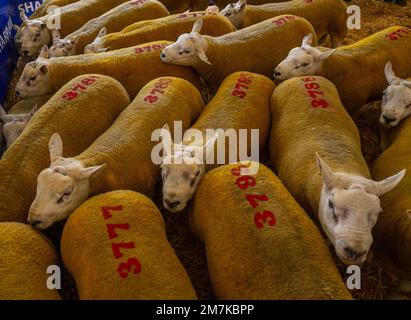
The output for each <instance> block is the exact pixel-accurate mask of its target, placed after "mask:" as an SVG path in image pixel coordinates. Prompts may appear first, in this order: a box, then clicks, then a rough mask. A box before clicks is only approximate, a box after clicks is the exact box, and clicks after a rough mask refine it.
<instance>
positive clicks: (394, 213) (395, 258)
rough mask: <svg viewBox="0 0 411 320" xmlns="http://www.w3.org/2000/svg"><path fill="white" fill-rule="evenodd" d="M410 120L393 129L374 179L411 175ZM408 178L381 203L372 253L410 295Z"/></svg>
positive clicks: (410, 235) (377, 164)
mask: <svg viewBox="0 0 411 320" xmlns="http://www.w3.org/2000/svg"><path fill="white" fill-rule="evenodd" d="M410 134H411V118H407V119H405V120H404V121H403V122H402V123H401V124H400V125H399V126H398V127H396V128H395V129H393V132H392V133H391V136H390V140H391V141H392V143H391V145H390V146H389V147H388V148H387V149H386V150H385V151H384V152H383V154H382V155H381V156H380V157H379V158H378V159H377V161H376V162H375V165H374V168H373V170H372V175H373V177H374V179H381V178H382V177H383V176H385V175H389V174H392V173H394V172H395V171H398V170H401V169H403V168H406V169H407V170H408V171H411V161H410V152H411V143H410ZM410 188H411V178H410V174H409V173H407V175H406V176H405V178H404V180H403V181H402V182H401V183H400V184H399V186H398V187H397V188H396V189H395V190H393V191H392V192H390V193H388V194H386V195H384V196H383V197H382V199H381V206H382V208H383V213H382V214H381V216H380V218H379V219H378V222H377V224H376V226H375V229H374V238H375V245H374V253H375V256H376V257H377V259H378V260H379V261H380V262H381V263H382V264H383V265H384V266H385V267H386V268H388V269H389V270H391V271H392V272H394V273H395V274H396V275H397V276H398V277H399V278H400V279H401V280H402V281H401V282H400V289H401V290H403V291H407V292H411V249H410V246H409V243H410V241H411V198H410Z"/></svg>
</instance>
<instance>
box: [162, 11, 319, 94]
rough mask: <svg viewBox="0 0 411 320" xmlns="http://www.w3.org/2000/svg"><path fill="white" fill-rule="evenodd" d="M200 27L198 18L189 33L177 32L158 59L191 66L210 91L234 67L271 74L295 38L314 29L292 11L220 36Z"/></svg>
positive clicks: (296, 41) (238, 69)
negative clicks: (203, 32) (175, 39)
mask: <svg viewBox="0 0 411 320" xmlns="http://www.w3.org/2000/svg"><path fill="white" fill-rule="evenodd" d="M201 27H202V20H201V19H200V20H198V21H197V22H196V23H195V24H194V27H193V29H192V31H191V33H189V34H187V33H185V34H183V35H181V36H180V37H179V38H178V40H177V41H176V42H175V43H173V44H171V45H169V46H167V47H166V48H165V49H164V50H163V52H162V54H161V59H162V60H163V61H164V62H165V63H170V64H177V65H183V66H190V67H193V68H194V69H195V70H196V71H197V72H198V73H199V74H200V75H201V76H202V77H203V78H204V80H205V81H206V82H207V84H208V85H209V86H210V87H211V88H212V89H213V90H214V91H215V90H216V89H217V87H218V86H219V85H220V83H221V82H222V81H223V80H224V78H225V77H227V76H228V75H230V74H231V73H233V72H236V71H250V72H255V73H260V74H262V75H266V76H271V75H272V70H273V68H274V67H275V66H276V65H277V64H278V63H279V62H280V61H282V60H283V59H284V58H285V57H286V56H287V53H288V51H289V50H290V49H291V48H294V47H295V46H296V44H297V43H298V39H299V38H300V39H301V38H302V37H303V36H304V35H306V34H307V33H314V29H313V27H312V26H311V24H310V23H309V22H308V21H307V20H305V19H304V18H300V17H297V16H293V15H283V16H278V17H275V18H273V19H269V20H266V21H263V22H260V23H257V24H255V25H253V26H250V27H248V28H244V29H242V30H238V31H235V32H232V33H229V34H227V35H223V36H221V37H210V36H204V35H201V34H200V33H199V32H200V31H201ZM314 41H316V40H314ZM279 44H281V45H279ZM256 57H258V58H257V59H256ZM271 67H273V68H271Z"/></svg>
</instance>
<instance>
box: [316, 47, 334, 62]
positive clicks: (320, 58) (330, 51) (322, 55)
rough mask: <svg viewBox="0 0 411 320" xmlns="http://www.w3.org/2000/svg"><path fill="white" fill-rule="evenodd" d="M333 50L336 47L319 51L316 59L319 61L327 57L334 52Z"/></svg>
mask: <svg viewBox="0 0 411 320" xmlns="http://www.w3.org/2000/svg"><path fill="white" fill-rule="evenodd" d="M335 50H337V49H331V50H327V51H325V52H321V53H320V54H319V55H318V59H319V60H321V61H323V60H326V59H328V57H329V56H331V55H332V54H333V53H334V51H335Z"/></svg>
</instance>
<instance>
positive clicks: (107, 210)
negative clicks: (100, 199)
mask: <svg viewBox="0 0 411 320" xmlns="http://www.w3.org/2000/svg"><path fill="white" fill-rule="evenodd" d="M101 211H102V213H103V217H104V219H105V220H108V219H110V218H111V217H112V214H111V213H110V212H111V211H123V206H117V207H101Z"/></svg>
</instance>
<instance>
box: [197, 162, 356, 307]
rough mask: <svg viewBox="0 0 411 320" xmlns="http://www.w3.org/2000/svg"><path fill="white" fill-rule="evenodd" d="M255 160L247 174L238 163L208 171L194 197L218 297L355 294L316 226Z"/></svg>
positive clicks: (199, 232) (344, 296)
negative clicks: (253, 169)
mask: <svg viewBox="0 0 411 320" xmlns="http://www.w3.org/2000/svg"><path fill="white" fill-rule="evenodd" d="M257 165H258V166H259V170H258V173H257V174H255V175H254V174H249V175H241V173H240V170H243V169H242V168H243V167H245V169H247V168H246V166H244V165H241V164H239V163H237V164H230V165H226V166H222V167H219V168H217V169H214V170H212V171H210V172H209V173H207V174H206V175H205V177H204V179H203V180H202V181H201V183H200V185H199V187H198V191H197V193H196V195H195V198H194V200H193V205H192V210H191V211H190V218H191V219H190V220H191V225H192V229H193V231H194V233H195V234H196V235H197V236H198V237H199V238H200V239H201V240H202V241H204V242H205V247H206V255H207V263H208V270H209V275H210V280H211V284H212V287H213V289H214V293H215V296H216V298H217V299H223V300H226V299H227V300H254V299H256V300H293V299H299V300H301V299H304V300H305V299H308V300H312V299H327V300H329V299H338V300H340V299H352V298H351V295H350V293H349V292H348V290H347V288H346V286H345V283H344V282H343V280H342V279H341V276H340V274H339V273H338V270H337V268H336V266H335V264H334V262H333V259H332V257H331V254H330V251H329V249H328V247H327V245H326V243H325V241H324V240H323V238H322V237H321V234H320V232H319V230H318V229H317V227H316V226H315V225H314V223H313V222H312V220H311V219H310V218H309V217H308V216H307V214H306V213H305V212H304V210H303V209H301V207H300V206H299V205H298V204H297V202H296V201H295V200H294V199H293V197H292V196H291V195H290V193H289V192H288V191H287V190H286V188H285V187H284V186H283V184H282V183H281V182H280V180H279V179H278V178H277V177H276V176H275V175H274V174H273V173H272V171H271V170H270V169H268V168H267V167H266V166H264V165H262V164H257ZM216 190H218V191H216ZM216 192H218V195H217V196H214V195H215V193H216Z"/></svg>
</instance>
